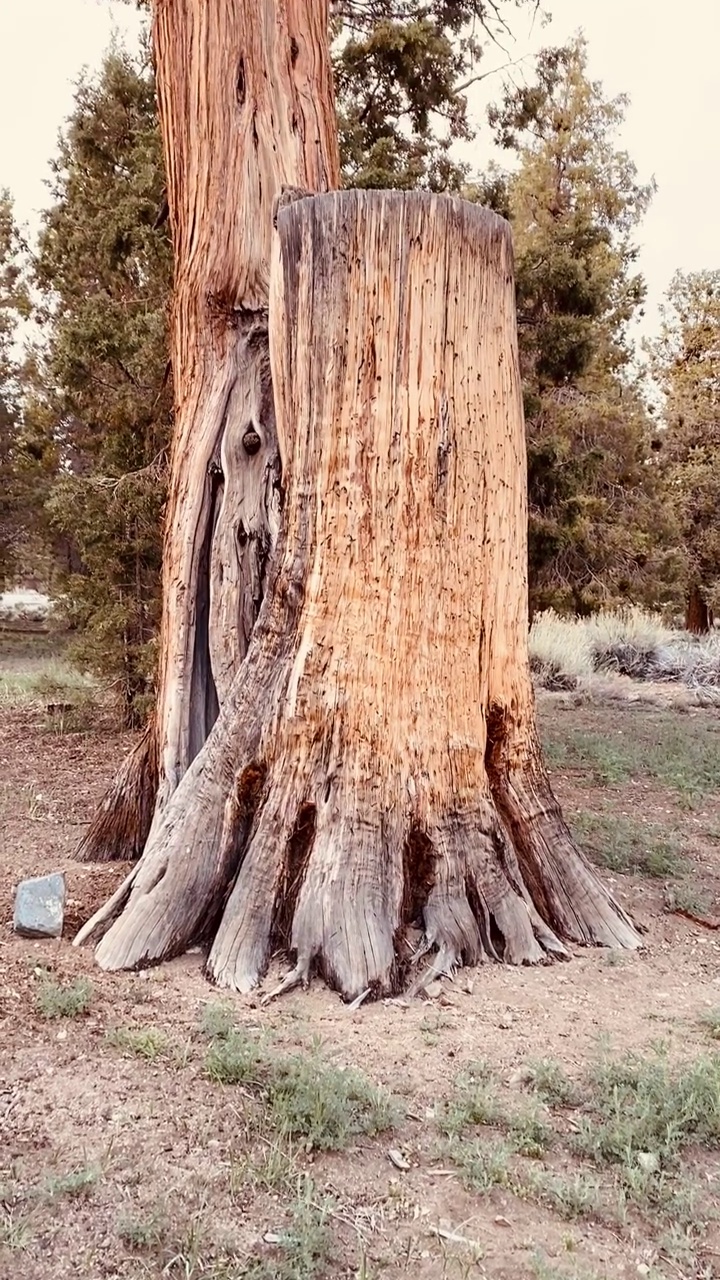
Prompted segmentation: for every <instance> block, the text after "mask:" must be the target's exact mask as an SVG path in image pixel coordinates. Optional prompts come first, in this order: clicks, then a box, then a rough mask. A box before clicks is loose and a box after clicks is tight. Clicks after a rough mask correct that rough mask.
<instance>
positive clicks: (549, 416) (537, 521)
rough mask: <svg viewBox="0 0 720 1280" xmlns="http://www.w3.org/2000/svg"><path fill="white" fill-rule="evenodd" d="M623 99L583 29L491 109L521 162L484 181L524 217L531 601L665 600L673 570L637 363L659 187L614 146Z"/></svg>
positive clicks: (516, 221) (517, 228) (483, 191)
mask: <svg viewBox="0 0 720 1280" xmlns="http://www.w3.org/2000/svg"><path fill="white" fill-rule="evenodd" d="M625 107H626V99H625V98H624V97H618V98H615V99H612V100H609V99H608V98H606V96H605V94H604V92H603V88H602V85H601V84H600V83H598V82H596V81H592V80H591V79H590V78H589V77H588V74H587V49H586V45H585V42H584V40H583V39H582V38H576V39H575V40H573V41H572V42H571V43H570V44H569V45H568V46H567V47H564V48H559V49H546V50H544V51H543V52H542V53H541V54H540V55H539V57H538V60H537V68H536V76H535V79H534V80H533V82H532V83H530V84H528V85H527V86H523V87H521V88H519V89H518V88H514V87H513V88H509V89H507V90H506V92H505V94H504V97H503V100H502V102H501V103H500V105H498V106H497V107H494V108H492V109H491V110H490V113H489V116H490V122H491V124H492V125H493V127H494V129H495V131H496V134H497V138H498V141H499V142H500V143H501V145H502V146H504V147H506V148H508V149H509V150H512V151H513V152H515V153H516V155H517V157H518V159H519V167H518V168H517V170H516V171H515V172H513V173H511V174H508V175H503V174H502V173H501V172H493V173H491V174H490V175H488V178H487V179H486V181H485V183H484V185H481V187H480V189H479V191H478V192H476V194H477V195H478V196H479V197H480V198H481V199H485V200H486V201H489V202H491V203H493V204H494V205H495V207H499V208H500V210H501V211H502V212H504V213H506V215H507V216H508V217H509V218H510V220H511V222H512V224H513V232H514V241H515V253H516V261H517V300H518V320H519V331H520V346H521V358H522V370H523V386H524V392H525V410H526V421H527V430H528V465H529V479H530V577H531V595H532V601H533V605H534V607H536V608H538V607H547V606H548V605H553V606H555V607H558V608H567V607H569V608H572V609H574V610H576V611H579V612H587V611H589V610H590V609H592V608H593V607H596V606H597V605H598V604H600V603H619V602H622V601H623V600H640V599H645V600H650V601H653V602H657V601H658V600H659V599H661V598H663V597H664V596H665V595H667V592H668V591H669V589H670V588H669V583H670V580H671V578H672V573H673V567H674V560H673V557H672V555H671V554H670V546H671V544H672V531H671V528H670V527H669V526H668V527H665V525H664V521H663V518H662V516H661V515H659V506H660V496H659V480H660V477H659V472H658V469H657V467H656V466H654V465H653V454H652V450H651V437H652V430H651V425H652V424H651V422H650V420H649V418H648V415H647V413H646V411H645V408H644V406H643V401H642V398H641V395H640V392H639V389H638V386H637V384H636V382H635V381H634V380H633V378H632V377H631V375H630V373H629V371H628V364H629V360H630V356H631V347H630V344H629V342H628V336H627V327H628V322H629V321H630V320H631V318H632V317H633V315H634V314H635V313H636V311H637V310H638V308H639V307H640V306H641V304H642V301H643V298H644V292H645V290H644V284H643V281H642V278H641V277H640V276H639V275H638V274H637V272H636V271H635V269H634V263H635V258H636V249H635V246H634V244H633V234H634V232H635V230H636V228H637V225H638V223H639V221H640V219H641V218H642V216H643V214H644V212H645V210H646V208H647V205H648V202H649V200H650V198H651V195H652V185H651V184H649V185H643V184H641V183H640V182H639V181H638V176H637V171H636V168H635V165H634V164H633V162H632V161H631V160H630V158H629V157H628V155H627V154H626V153H625V152H624V151H622V150H620V149H618V146H617V142H616V133H617V130H618V128H619V126H620V124H621V123H622V120H623V117H624V111H625Z"/></svg>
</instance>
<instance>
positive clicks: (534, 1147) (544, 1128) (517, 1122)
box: [503, 1110, 553, 1159]
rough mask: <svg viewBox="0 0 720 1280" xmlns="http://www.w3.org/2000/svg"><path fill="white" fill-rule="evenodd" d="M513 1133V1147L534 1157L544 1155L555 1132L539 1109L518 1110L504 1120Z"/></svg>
mask: <svg viewBox="0 0 720 1280" xmlns="http://www.w3.org/2000/svg"><path fill="white" fill-rule="evenodd" d="M503 1127H505V1128H506V1129H507V1131H508V1133H509V1134H510V1135H511V1141H512V1145H513V1149H514V1150H515V1151H517V1152H518V1153H519V1154H520V1155H523V1156H531V1157H532V1158H533V1159H538V1157H540V1156H542V1155H544V1153H545V1152H546V1151H547V1149H548V1147H549V1146H550V1144H551V1143H552V1140H553V1132H552V1129H551V1128H550V1126H549V1125H548V1124H547V1122H546V1121H545V1119H544V1118H543V1116H541V1115H540V1113H539V1112H538V1111H532V1110H526V1111H517V1112H514V1113H512V1114H511V1115H509V1116H508V1117H507V1119H506V1120H505V1122H504V1125H503Z"/></svg>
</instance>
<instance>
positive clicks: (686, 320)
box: [650, 270, 720, 632]
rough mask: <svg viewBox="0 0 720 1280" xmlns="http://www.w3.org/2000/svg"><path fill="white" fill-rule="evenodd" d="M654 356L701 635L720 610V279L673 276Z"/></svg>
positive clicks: (665, 451) (708, 274) (691, 604)
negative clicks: (663, 398) (714, 614)
mask: <svg viewBox="0 0 720 1280" xmlns="http://www.w3.org/2000/svg"><path fill="white" fill-rule="evenodd" d="M650 355H651V367H652V371H653V373H654V376H655V378H656V379H657V381H658V383H659V384H660V386H661V388H662V390H663V392H664V394H665V402H664V408H663V425H664V430H663V432H662V456H663V459H664V466H665V471H666V476H667V485H668V494H669V496H670V499H671V502H672V505H673V507H674V510H675V512H676V514H677V518H678V520H679V523H680V529H681V533H682V540H683V547H684V551H685V556H686V563H687V574H686V586H687V616H686V623H687V625H688V627H689V628H690V629H691V630H693V631H698V632H702V631H707V630H708V627H709V626H710V623H711V621H712V614H713V612H716V611H718V610H720V520H719V519H718V512H720V271H718V270H712V271H697V272H690V273H688V274H683V273H682V272H678V273H677V274H676V275H675V276H674V278H673V280H672V283H671V285H670V288H669V290H668V294H667V304H666V306H665V307H664V308H663V313H662V329H661V334H660V337H659V338H658V340H657V341H656V342H654V343H652V344H650Z"/></svg>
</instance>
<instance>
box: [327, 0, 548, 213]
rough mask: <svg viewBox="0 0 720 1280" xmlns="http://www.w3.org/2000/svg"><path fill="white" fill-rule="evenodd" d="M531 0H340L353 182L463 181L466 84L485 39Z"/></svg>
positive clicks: (342, 83) (342, 123)
mask: <svg viewBox="0 0 720 1280" xmlns="http://www.w3.org/2000/svg"><path fill="white" fill-rule="evenodd" d="M527 3H529V0H512V3H510V2H509V0H506V3H505V4H504V5H500V6H498V5H497V4H494V3H488V0H424V2H421V3H418V0H335V3H334V4H333V6H332V11H333V24H334V37H335V39H334V45H333V50H334V57H333V63H334V72H335V88H336V97H337V113H338V128H339V132H340V154H341V159H342V163H343V171H344V177H345V181H346V185H347V186H351V187H399V188H403V189H410V188H417V187H425V188H428V189H429V190H431V191H446V190H448V189H458V188H459V187H460V186H461V185H462V183H463V182H464V180H465V177H466V172H467V166H465V165H461V164H459V163H458V162H457V160H456V159H455V158H454V157H453V154H452V146H453V143H454V142H456V141H457V140H458V139H461V138H463V139H467V138H470V137H471V136H472V133H473V130H472V126H471V123H470V120H469V118H468V113H467V98H466V90H467V89H468V88H469V87H470V85H471V84H472V83H473V82H474V81H475V80H476V79H478V78H479V75H480V72H479V70H478V68H479V64H480V62H481V59H482V55H483V48H484V44H485V43H487V41H488V39H493V38H495V37H496V36H497V35H498V34H500V33H506V32H507V31H508V26H507V23H506V20H505V15H508V16H511V10H512V8H520V7H521V6H523V5H524V4H527Z"/></svg>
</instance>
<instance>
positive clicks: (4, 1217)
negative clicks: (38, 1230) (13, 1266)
mask: <svg viewBox="0 0 720 1280" xmlns="http://www.w3.org/2000/svg"><path fill="white" fill-rule="evenodd" d="M31 1241H32V1227H31V1223H30V1219H29V1218H28V1217H24V1216H23V1215H22V1214H19V1213H17V1212H16V1211H15V1210H14V1209H10V1208H5V1207H4V1206H3V1207H0V1250H2V1249H9V1250H10V1251H11V1252H15V1251H17V1252H20V1251H22V1250H23V1249H27V1248H28V1246H29V1245H30V1243H31Z"/></svg>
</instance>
